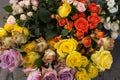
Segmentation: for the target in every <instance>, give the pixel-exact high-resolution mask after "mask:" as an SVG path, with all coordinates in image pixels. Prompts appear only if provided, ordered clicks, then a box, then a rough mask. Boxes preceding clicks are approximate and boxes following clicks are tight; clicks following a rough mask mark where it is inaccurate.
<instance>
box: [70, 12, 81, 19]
mask: <svg viewBox="0 0 120 80" xmlns="http://www.w3.org/2000/svg"><path fill="white" fill-rule="evenodd" d="M79 17H80V15H79V14H77V13H76V14H74V15H73V16H72V17H71V19H72V20H76V19H78V18H79Z"/></svg>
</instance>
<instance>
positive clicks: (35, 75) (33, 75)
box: [27, 71, 42, 80]
mask: <svg viewBox="0 0 120 80" xmlns="http://www.w3.org/2000/svg"><path fill="white" fill-rule="evenodd" d="M27 80H42V75H41V73H40V72H39V71H33V72H30V74H29V76H28V78H27Z"/></svg>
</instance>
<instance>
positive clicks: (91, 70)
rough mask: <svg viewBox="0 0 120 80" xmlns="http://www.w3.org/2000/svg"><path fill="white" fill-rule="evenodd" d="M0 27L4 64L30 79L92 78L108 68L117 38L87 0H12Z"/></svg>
mask: <svg viewBox="0 0 120 80" xmlns="http://www.w3.org/2000/svg"><path fill="white" fill-rule="evenodd" d="M5 9H6V11H8V12H9V13H10V15H9V16H8V18H7V20H6V22H5V25H4V26H3V28H0V43H1V46H0V54H1V55H0V61H1V62H0V67H1V68H8V69H9V70H10V71H11V72H12V71H13V70H14V69H15V68H16V67H19V66H21V67H22V68H23V69H24V70H23V71H24V72H25V74H26V75H27V80H33V79H34V80H90V79H92V78H95V77H96V76H97V75H98V74H99V72H102V71H105V70H106V69H110V67H111V65H112V62H113V58H112V55H111V52H110V51H109V50H112V48H113V47H114V40H113V39H111V38H110V37H109V36H108V35H106V32H104V30H103V26H102V22H101V19H102V18H101V15H100V13H101V11H102V8H101V6H100V5H98V4H97V3H95V2H91V1H87V0H10V5H9V6H6V7H5Z"/></svg>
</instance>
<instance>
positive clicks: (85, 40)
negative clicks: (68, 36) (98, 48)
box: [82, 37, 91, 48]
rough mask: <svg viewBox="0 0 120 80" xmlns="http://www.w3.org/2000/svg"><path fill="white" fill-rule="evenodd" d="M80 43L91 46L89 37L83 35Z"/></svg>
mask: <svg viewBox="0 0 120 80" xmlns="http://www.w3.org/2000/svg"><path fill="white" fill-rule="evenodd" d="M82 43H83V45H84V47H86V48H89V47H90V46H91V39H90V37H85V38H83V39H82Z"/></svg>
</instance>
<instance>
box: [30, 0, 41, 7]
mask: <svg viewBox="0 0 120 80" xmlns="http://www.w3.org/2000/svg"><path fill="white" fill-rule="evenodd" d="M31 3H32V5H33V6H38V3H39V2H38V0H31Z"/></svg>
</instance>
